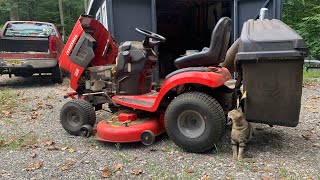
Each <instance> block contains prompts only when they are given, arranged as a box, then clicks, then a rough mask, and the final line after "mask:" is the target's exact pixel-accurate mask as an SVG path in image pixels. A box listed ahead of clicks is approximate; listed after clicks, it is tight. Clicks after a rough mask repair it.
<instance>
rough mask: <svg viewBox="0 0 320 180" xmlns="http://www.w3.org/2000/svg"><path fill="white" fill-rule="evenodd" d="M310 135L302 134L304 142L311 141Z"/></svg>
mask: <svg viewBox="0 0 320 180" xmlns="http://www.w3.org/2000/svg"><path fill="white" fill-rule="evenodd" d="M311 136H312V135H311V134H302V137H303V138H304V139H305V140H310V139H311Z"/></svg>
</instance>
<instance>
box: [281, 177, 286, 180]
mask: <svg viewBox="0 0 320 180" xmlns="http://www.w3.org/2000/svg"><path fill="white" fill-rule="evenodd" d="M279 180H287V178H286V177H281V178H280V179H279Z"/></svg>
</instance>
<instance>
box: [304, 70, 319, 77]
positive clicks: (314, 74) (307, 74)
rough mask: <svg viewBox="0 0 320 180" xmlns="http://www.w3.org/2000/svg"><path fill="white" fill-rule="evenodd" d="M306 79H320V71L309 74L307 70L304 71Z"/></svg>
mask: <svg viewBox="0 0 320 180" xmlns="http://www.w3.org/2000/svg"><path fill="white" fill-rule="evenodd" d="M303 77H304V78H320V70H319V71H316V72H308V71H306V70H304V71H303Z"/></svg>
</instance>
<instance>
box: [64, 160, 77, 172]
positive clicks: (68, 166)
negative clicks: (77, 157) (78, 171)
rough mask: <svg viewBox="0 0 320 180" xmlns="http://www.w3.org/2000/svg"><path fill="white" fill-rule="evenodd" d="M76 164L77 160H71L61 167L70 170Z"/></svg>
mask: <svg viewBox="0 0 320 180" xmlns="http://www.w3.org/2000/svg"><path fill="white" fill-rule="evenodd" d="M74 164H76V161H73V160H69V161H67V162H66V163H65V164H64V165H63V166H62V167H61V170H62V171H68V170H70V168H71V166H73V165H74Z"/></svg>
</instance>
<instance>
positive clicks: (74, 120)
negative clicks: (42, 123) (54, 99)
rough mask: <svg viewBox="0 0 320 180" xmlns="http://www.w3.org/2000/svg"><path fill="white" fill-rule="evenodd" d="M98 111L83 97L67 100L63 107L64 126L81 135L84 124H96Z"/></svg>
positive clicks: (69, 130)
mask: <svg viewBox="0 0 320 180" xmlns="http://www.w3.org/2000/svg"><path fill="white" fill-rule="evenodd" d="M95 121H96V113H95V111H94V108H93V106H92V105H91V104H90V103H89V102H87V101H85V100H81V99H75V100H72V101H69V102H67V103H66V104H65V105H64V106H63V107H62V109H61V112H60V122H61V124H62V127H63V128H64V129H65V130H66V131H67V132H68V133H69V134H71V135H75V136H79V135H81V128H82V127H83V126H84V125H90V126H92V127H93V126H94V124H95Z"/></svg>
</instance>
